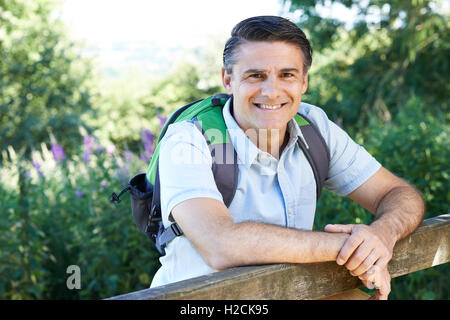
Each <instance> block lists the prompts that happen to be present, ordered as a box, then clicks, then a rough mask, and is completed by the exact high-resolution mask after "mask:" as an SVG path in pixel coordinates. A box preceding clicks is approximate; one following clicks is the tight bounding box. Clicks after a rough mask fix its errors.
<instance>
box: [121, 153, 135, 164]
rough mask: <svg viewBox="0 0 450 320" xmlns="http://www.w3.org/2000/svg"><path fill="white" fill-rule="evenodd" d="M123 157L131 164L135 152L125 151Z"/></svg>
mask: <svg viewBox="0 0 450 320" xmlns="http://www.w3.org/2000/svg"><path fill="white" fill-rule="evenodd" d="M123 155H124V157H125V160H126V161H127V162H130V161H131V160H133V158H134V154H133V152H131V151H130V150H125V151H124V152H123Z"/></svg>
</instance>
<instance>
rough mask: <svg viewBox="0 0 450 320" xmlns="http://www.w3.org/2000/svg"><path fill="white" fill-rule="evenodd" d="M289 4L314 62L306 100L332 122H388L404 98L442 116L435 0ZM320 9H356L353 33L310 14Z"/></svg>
mask: <svg viewBox="0 0 450 320" xmlns="http://www.w3.org/2000/svg"><path fill="white" fill-rule="evenodd" d="M290 2H291V8H290V9H291V11H295V10H300V11H301V12H302V13H303V14H302V15H300V19H299V26H300V27H301V28H302V29H305V31H306V33H308V34H309V35H310V40H311V42H312V45H313V49H314V50H315V55H314V60H317V61H314V62H313V67H312V70H311V77H310V78H311V83H310V84H311V90H310V91H311V101H310V102H311V103H314V104H317V105H320V106H322V107H323V108H324V109H325V110H326V111H327V113H328V114H330V115H333V117H334V119H336V120H339V121H340V122H341V123H342V124H344V125H345V126H346V127H347V126H355V124H356V127H357V128H363V127H364V126H365V125H366V124H367V123H368V121H369V118H370V117H371V116H377V117H379V118H382V119H385V120H389V119H391V118H392V116H393V115H395V113H396V112H397V111H398V110H400V109H401V108H402V106H403V105H404V103H405V102H406V101H407V100H408V99H409V97H411V96H412V95H414V96H417V97H419V98H420V99H421V100H422V101H424V102H425V103H427V104H429V105H430V107H429V110H430V111H432V112H434V111H439V110H445V111H448V107H449V105H448V101H449V92H450V90H449V88H450V87H449V83H450V78H449V77H450V70H449V64H448V57H449V56H450V52H449V50H450V47H449V45H448V41H447V39H449V37H450V33H449V28H448V20H446V18H445V16H444V15H443V14H442V13H441V12H440V11H439V4H440V3H441V2H440V1H425V0H424V1H407V2H405V1H384V0H371V1H352V0H348V1H347V0H346V1H325V0H321V1H314V2H309V1H301V0H292V1H290ZM327 3H333V4H336V5H337V4H340V5H343V6H345V7H347V8H354V9H356V10H357V12H358V18H357V19H358V20H357V21H356V22H355V24H354V26H353V28H351V29H348V28H346V27H344V23H343V21H342V20H341V19H335V18H325V17H322V16H321V13H320V10H318V8H319V6H326V4H327ZM328 6H329V5H328ZM374 16H375V17H376V18H374ZM374 19H375V21H374ZM377 19H378V21H377Z"/></svg>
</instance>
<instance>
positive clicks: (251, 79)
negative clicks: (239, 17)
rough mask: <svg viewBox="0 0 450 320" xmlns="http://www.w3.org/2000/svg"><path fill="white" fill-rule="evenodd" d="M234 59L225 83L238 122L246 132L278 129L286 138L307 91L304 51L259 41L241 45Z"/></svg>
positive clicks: (282, 43) (223, 80) (225, 74)
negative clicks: (287, 129)
mask: <svg viewBox="0 0 450 320" xmlns="http://www.w3.org/2000/svg"><path fill="white" fill-rule="evenodd" d="M235 55H236V56H235V57H236V59H235V60H236V63H235V64H234V65H233V70H232V71H233V72H232V74H231V75H230V74H228V73H227V72H226V70H225V69H222V82H223V86H224V88H225V89H226V90H227V92H228V93H230V94H233V115H234V118H235V120H236V122H237V123H238V124H239V126H240V127H241V128H242V129H243V130H244V131H246V130H248V129H256V130H257V129H279V130H280V134H281V135H282V136H284V133H285V130H286V125H287V123H288V122H289V120H290V119H292V118H293V117H294V116H295V114H296V113H297V111H298V108H299V106H300V102H301V97H302V94H303V93H305V92H306V89H307V88H308V76H307V73H305V74H303V54H302V51H301V50H300V48H298V47H297V46H295V45H293V44H290V43H286V42H281V41H273V42H268V41H258V42H246V43H244V44H241V45H240V46H239V47H238V48H237V49H236V53H235Z"/></svg>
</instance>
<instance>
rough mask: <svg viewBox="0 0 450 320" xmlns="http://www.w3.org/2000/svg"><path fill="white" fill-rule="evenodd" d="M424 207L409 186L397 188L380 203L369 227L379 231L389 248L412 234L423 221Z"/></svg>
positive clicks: (416, 193)
mask: <svg viewBox="0 0 450 320" xmlns="http://www.w3.org/2000/svg"><path fill="white" fill-rule="evenodd" d="M424 212H425V205H424V202H423V200H422V198H421V196H420V194H419V193H418V192H417V191H416V190H415V189H414V188H413V187H411V186H398V187H395V188H393V189H392V190H391V191H390V192H388V193H387V194H386V195H385V196H384V197H383V199H382V200H381V201H380V203H379V205H378V208H377V210H376V213H375V216H376V218H375V221H374V222H373V223H372V224H371V227H374V228H375V229H377V230H379V231H381V234H384V235H385V240H386V242H387V243H388V244H389V245H390V246H392V247H393V246H394V245H395V243H396V242H397V241H398V240H401V239H403V238H405V237H406V236H408V235H409V234H411V233H412V232H414V230H416V228H417V227H418V226H419V224H420V223H421V222H422V220H423V216H424Z"/></svg>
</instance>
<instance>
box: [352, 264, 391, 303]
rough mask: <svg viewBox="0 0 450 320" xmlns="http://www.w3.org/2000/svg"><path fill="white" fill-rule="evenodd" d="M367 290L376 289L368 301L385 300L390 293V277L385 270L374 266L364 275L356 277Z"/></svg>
mask: <svg viewBox="0 0 450 320" xmlns="http://www.w3.org/2000/svg"><path fill="white" fill-rule="evenodd" d="M358 278H359V279H361V280H362V282H363V283H364V285H365V286H366V287H367V288H368V289H374V288H377V290H376V291H375V293H374V294H373V295H372V296H371V297H370V299H369V300H387V298H388V296H389V293H390V292H391V275H390V274H389V271H388V270H387V267H386V268H383V269H381V268H379V267H378V266H377V265H374V266H373V267H372V268H370V269H369V271H367V272H366V273H364V274H363V275H361V276H359V277H358Z"/></svg>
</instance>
